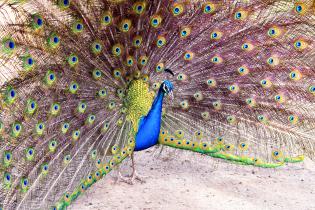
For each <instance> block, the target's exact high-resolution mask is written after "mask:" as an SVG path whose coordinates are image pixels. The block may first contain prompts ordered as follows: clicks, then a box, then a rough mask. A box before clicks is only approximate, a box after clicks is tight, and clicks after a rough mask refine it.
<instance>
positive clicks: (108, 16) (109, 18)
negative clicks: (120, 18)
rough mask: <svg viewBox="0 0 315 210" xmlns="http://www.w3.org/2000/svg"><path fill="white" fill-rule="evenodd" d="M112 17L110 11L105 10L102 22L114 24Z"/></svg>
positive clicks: (104, 24)
mask: <svg viewBox="0 0 315 210" xmlns="http://www.w3.org/2000/svg"><path fill="white" fill-rule="evenodd" d="M112 19H113V18H112V14H111V13H110V12H105V13H104V14H103V16H102V19H101V24H102V25H103V26H109V25H110V24H112Z"/></svg>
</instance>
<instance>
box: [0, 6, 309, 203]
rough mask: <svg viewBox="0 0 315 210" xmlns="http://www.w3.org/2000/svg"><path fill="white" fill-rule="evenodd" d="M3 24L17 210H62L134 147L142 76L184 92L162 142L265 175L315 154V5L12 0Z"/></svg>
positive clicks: (5, 190)
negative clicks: (261, 169)
mask: <svg viewBox="0 0 315 210" xmlns="http://www.w3.org/2000/svg"><path fill="white" fill-rule="evenodd" d="M0 17H1V18H0V30H1V32H0V40H1V47H0V62H1V63H0V80H1V84H2V86H1V88H0V90H1V113H0V119H1V124H0V133H1V140H0V155H1V156H2V163H1V165H0V173H1V175H2V174H3V181H1V182H0V200H2V202H0V204H1V205H3V207H4V208H6V209H23V208H32V209H43V208H50V207H52V206H53V207H55V208H56V209H64V208H66V206H68V205H69V204H70V203H71V201H73V200H74V199H75V198H76V197H77V196H78V195H80V194H81V193H82V192H83V191H84V190H86V188H88V187H90V186H91V185H92V184H93V183H94V182H95V181H97V180H98V179H100V178H101V177H102V176H104V175H106V174H107V173H108V172H109V171H110V170H112V169H115V167H116V165H117V164H119V163H120V162H121V161H123V159H125V158H126V157H127V156H128V155H129V154H131V153H132V152H133V147H134V145H135V141H134V137H135V132H136V131H137V128H138V122H139V121H140V117H141V116H140V115H141V114H143V113H145V112H147V111H148V110H146V109H147V106H148V103H149V102H150V100H151V99H148V100H147V101H143V99H142V98H141V100H139V101H137V102H139V106H135V105H134V104H133V106H132V108H131V106H130V100H135V99H134V98H132V97H133V96H132V97H131V96H130V95H129V96H128V90H129V89H128V88H129V87H130V86H129V85H130V84H131V83H130V81H131V80H141V81H143V83H144V84H145V85H142V86H139V87H137V88H136V89H135V91H134V92H133V93H136V94H140V95H141V94H144V93H145V95H146V96H150V97H151V95H152V94H151V93H152V92H149V91H154V92H156V91H157V90H159V87H160V84H161V83H162V82H163V80H165V79H168V80H170V81H172V83H173V85H174V99H173V100H169V99H166V100H165V103H164V110H163V117H162V121H163V122H162V128H161V134H160V137H159V141H160V143H161V144H164V145H167V146H172V147H176V148H179V149H187V150H192V151H195V152H198V153H203V154H206V155H209V156H212V157H215V158H221V159H225V160H228V161H231V162H234V163H239V164H244V165H255V166H259V167H267V168H273V167H278V166H282V165H283V164H285V163H291V162H299V161H302V160H303V155H304V154H306V155H309V156H311V157H313V156H314V151H315V150H314V137H313V136H314V134H315V129H314V127H315V114H314V112H313V110H314V108H315V107H314V104H315V103H314V102H315V101H314V100H315V99H314V91H315V83H314V80H315V78H314V75H315V73H314V63H315V56H314V43H313V40H314V38H315V29H314V21H315V16H314V3H313V2H312V1H309V0H305V1H296V2H287V1H273V0H267V1H256V0H255V1H237V2H235V1H227V2H224V3H222V2H219V1H167V0H163V1H158V0H153V1H145V0H140V1H124V0H118V1H117V0H107V1H98V0H94V1H90V0H84V1H71V0H69V1H61V0H56V1H55V0H54V1H50V0H47V1H36V0H30V1H25V0H5V1H3V2H2V3H0ZM165 69H170V70H171V71H172V72H174V75H175V76H172V74H165V73H163V72H164V70H165ZM148 88H149V90H147V89H148ZM143 89H145V90H143ZM148 93H149V94H148ZM150 103H151V102H150ZM137 105H138V104H137ZM149 105H150V104H149ZM137 108H138V109H139V110H137V111H136V112H135V113H130V112H131V111H134V110H136V109H137ZM130 110H131V111H130ZM138 115H139V116H138ZM187 143H188V144H187ZM119 148H120V149H119Z"/></svg>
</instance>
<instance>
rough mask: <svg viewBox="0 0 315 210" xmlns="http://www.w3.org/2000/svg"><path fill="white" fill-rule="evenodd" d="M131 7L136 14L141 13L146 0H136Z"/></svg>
mask: <svg viewBox="0 0 315 210" xmlns="http://www.w3.org/2000/svg"><path fill="white" fill-rule="evenodd" d="M132 8H133V11H134V12H135V13H136V14H138V15H142V14H143V13H144V12H145V8H146V2H141V1H138V2H136V3H134V4H133V6H132Z"/></svg>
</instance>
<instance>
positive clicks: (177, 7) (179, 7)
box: [172, 3, 184, 17]
mask: <svg viewBox="0 0 315 210" xmlns="http://www.w3.org/2000/svg"><path fill="white" fill-rule="evenodd" d="M183 12H184V5H183V4H180V3H175V4H173V7H172V14H173V16H175V17H177V16H179V15H181V14H182V13H183Z"/></svg>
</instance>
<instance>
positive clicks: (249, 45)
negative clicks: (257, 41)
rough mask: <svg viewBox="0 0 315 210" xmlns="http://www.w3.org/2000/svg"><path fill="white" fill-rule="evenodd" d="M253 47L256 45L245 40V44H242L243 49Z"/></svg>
mask: <svg viewBox="0 0 315 210" xmlns="http://www.w3.org/2000/svg"><path fill="white" fill-rule="evenodd" d="M253 49H254V46H253V45H252V44H251V43H249V42H245V43H244V44H242V50H244V51H252V50H253Z"/></svg>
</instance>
